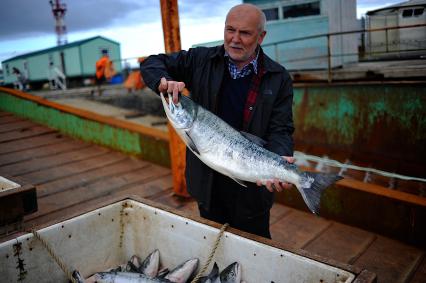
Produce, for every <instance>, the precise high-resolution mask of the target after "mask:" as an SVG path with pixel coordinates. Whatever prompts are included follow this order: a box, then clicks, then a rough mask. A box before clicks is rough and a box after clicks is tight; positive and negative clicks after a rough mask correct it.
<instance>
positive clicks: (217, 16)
mask: <svg viewBox="0 0 426 283" xmlns="http://www.w3.org/2000/svg"><path fill="white" fill-rule="evenodd" d="M62 2H65V3H66V5H67V12H66V15H65V23H66V26H67V30H68V33H67V39H68V42H73V41H76V40H80V39H85V38H88V37H92V36H97V35H102V36H105V37H107V38H110V39H113V40H115V41H118V42H120V44H121V56H122V58H123V59H124V58H135V57H139V56H145V55H149V54H153V53H159V52H163V51H164V44H163V33H162V32H163V31H162V26H161V14H160V4H159V3H160V0H62ZM241 2H242V1H238V0H221V1H220V5H217V4H212V3H217V2H216V1H212V0H210V1H207V0H178V3H179V20H180V30H181V42H182V48H183V49H188V48H189V47H191V46H192V45H193V44H196V43H201V42H207V41H213V40H220V39H221V38H222V36H223V23H224V20H225V15H226V13H227V11H228V10H229V8H230V7H232V6H234V5H236V4H239V3H241ZM400 2H402V0H357V15H358V18H359V17H361V15H362V14H365V12H366V11H369V10H373V9H376V8H381V7H385V6H387V5H391V4H395V3H400ZM0 21H1V24H0V61H3V60H5V59H8V58H10V57H13V56H17V55H20V54H23V53H27V52H31V51H35V50H40V49H44V48H49V47H52V46H55V45H56V35H55V33H54V24H55V21H54V18H53V16H52V13H51V7H50V4H49V1H48V0H1V9H0Z"/></svg>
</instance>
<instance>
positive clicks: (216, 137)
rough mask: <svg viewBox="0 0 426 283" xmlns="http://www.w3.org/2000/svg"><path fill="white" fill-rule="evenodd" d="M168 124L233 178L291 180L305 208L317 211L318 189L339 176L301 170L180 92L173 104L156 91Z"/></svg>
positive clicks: (205, 159) (240, 180)
mask: <svg viewBox="0 0 426 283" xmlns="http://www.w3.org/2000/svg"><path fill="white" fill-rule="evenodd" d="M160 97H161V101H162V103H163V107H164V110H165V112H166V115H167V118H168V119H169V121H170V123H171V125H172V126H173V128H174V129H175V130H176V132H177V133H178V134H179V136H180V137H181V138H182V139H183V140H184V142H185V144H186V145H187V146H188V148H189V149H190V150H191V151H192V152H193V153H194V154H195V155H196V156H197V157H198V158H200V160H201V161H203V162H204V163H205V164H206V165H207V166H209V167H210V168H212V169H214V170H216V171H218V172H220V173H222V174H224V175H226V176H229V177H230V178H232V179H233V180H235V181H236V182H237V183H239V184H241V185H242V186H246V184H245V182H256V181H257V180H260V181H261V182H262V184H266V181H267V180H271V179H278V180H280V181H282V182H288V183H291V184H294V185H295V186H296V187H297V189H298V190H299V192H300V193H301V195H302V197H303V199H304V201H305V203H306V205H307V206H308V208H309V209H310V210H311V211H312V212H313V213H315V214H318V212H319V207H320V201H321V195H322V192H323V191H324V190H325V189H326V188H327V187H328V186H329V185H331V184H333V183H334V182H336V181H337V180H340V179H341V178H342V177H340V176H338V175H335V174H325V173H314V172H302V171H300V170H299V169H298V168H297V166H296V165H294V164H291V163H289V162H287V161H286V160H285V159H284V158H282V157H281V156H279V155H278V154H276V153H273V152H271V151H269V150H267V149H265V148H264V147H262V144H261V142H260V141H261V139H260V138H257V137H254V136H252V135H250V134H247V133H242V132H239V131H237V130H235V129H234V128H232V127H231V126H230V125H228V124H227V123H226V122H224V121H223V120H222V119H220V118H219V117H217V116H216V115H214V114H213V113H211V112H210V111H208V110H206V109H204V108H203V107H202V106H200V105H198V104H197V103H195V102H193V101H192V100H191V99H190V98H188V97H186V96H183V95H182V96H180V98H179V102H178V103H177V104H174V103H173V102H172V99H171V96H170V95H169V98H168V100H169V101H168V102H167V101H166V99H165V97H164V95H163V94H162V93H161V94H160Z"/></svg>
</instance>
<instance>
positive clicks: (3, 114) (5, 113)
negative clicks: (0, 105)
mask: <svg viewBox="0 0 426 283" xmlns="http://www.w3.org/2000/svg"><path fill="white" fill-rule="evenodd" d="M12 115H13V114H12V113H10V112H4V111H0V117H6V116H12Z"/></svg>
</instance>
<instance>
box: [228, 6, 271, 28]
mask: <svg viewBox="0 0 426 283" xmlns="http://www.w3.org/2000/svg"><path fill="white" fill-rule="evenodd" d="M240 7H250V8H252V9H254V10H256V12H257V13H258V15H259V18H260V21H259V27H258V28H259V32H263V31H264V30H265V25H266V16H265V13H264V12H263V11H262V10H261V9H260V8H259V7H257V6H256V5H253V4H249V3H243V4H239V5H236V6H234V7H232V8H231V9H230V10H229V11H228V14H227V15H226V17H227V18H228V15H229V13H230V12H231V11H232V10H234V9H237V8H240Z"/></svg>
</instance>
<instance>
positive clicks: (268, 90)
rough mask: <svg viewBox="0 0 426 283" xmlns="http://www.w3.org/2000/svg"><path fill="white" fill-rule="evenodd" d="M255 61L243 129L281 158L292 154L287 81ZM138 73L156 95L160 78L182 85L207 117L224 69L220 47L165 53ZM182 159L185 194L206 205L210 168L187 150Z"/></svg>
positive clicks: (281, 71)
mask: <svg viewBox="0 0 426 283" xmlns="http://www.w3.org/2000/svg"><path fill="white" fill-rule="evenodd" d="M261 52H263V51H262V50H261ZM261 58H263V60H264V61H263V66H264V68H265V70H266V73H265V75H264V76H263V77H262V81H261V83H260V90H259V95H258V97H257V100H256V104H255V105H254V108H253V110H252V111H253V113H252V115H251V119H250V121H249V123H248V126H247V129H245V131H246V132H249V133H251V134H253V135H256V136H258V137H261V138H262V139H264V140H265V141H266V142H267V144H266V146H265V147H266V148H267V149H269V150H270V151H273V152H275V153H277V154H279V155H283V156H292V155H293V139H292V134H293V132H294V126H293V114H292V104H293V87H292V80H291V77H290V75H289V74H288V72H287V70H286V69H285V68H284V67H283V66H281V65H279V64H278V63H276V62H274V61H272V60H271V59H270V58H269V57H268V56H266V54H264V56H263V57H261ZM140 69H141V73H142V77H143V79H144V82H145V83H146V85H147V86H148V87H149V88H151V89H152V90H154V91H155V92H157V93H158V85H159V83H160V79H161V78H162V77H165V78H166V79H167V80H174V81H182V82H184V83H185V86H186V88H187V89H188V90H189V91H190V92H191V98H192V99H193V100H194V101H196V102H197V103H198V104H200V105H201V106H203V107H204V108H206V109H208V110H210V111H212V112H213V113H215V111H216V105H217V104H216V99H217V97H218V94H219V91H220V89H221V84H222V80H223V77H224V71H227V68H226V66H225V59H224V48H223V45H222V46H216V47H197V48H192V49H189V50H188V51H180V52H177V53H173V54H170V55H165V54H159V55H153V56H150V57H148V58H147V59H146V60H145V61H144V62H143V63H142V64H141V68H140ZM186 157H187V159H186V180H187V188H188V192H189V193H190V194H191V195H192V196H193V197H194V198H195V199H196V200H197V201H198V202H199V203H201V204H205V205H206V206H207V207H208V205H209V202H210V196H211V186H212V176H213V174H212V169H210V168H209V167H207V166H206V165H204V163H202V162H201V161H200V160H199V159H198V158H197V157H196V156H195V155H194V154H192V152H191V151H189V150H187V154H186ZM271 200H272V198H271ZM270 205H272V203H271V204H270Z"/></svg>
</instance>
